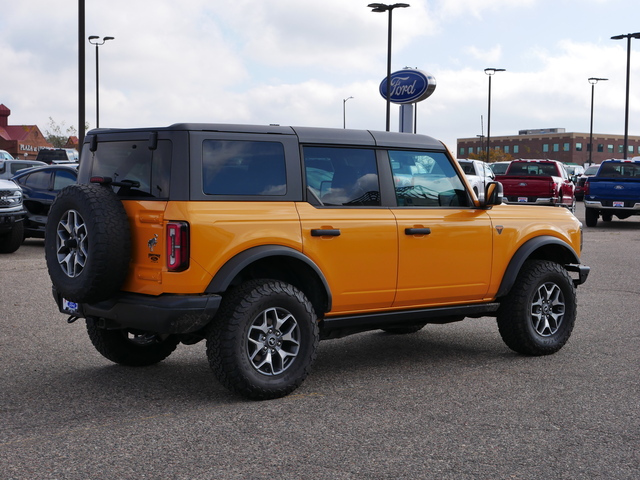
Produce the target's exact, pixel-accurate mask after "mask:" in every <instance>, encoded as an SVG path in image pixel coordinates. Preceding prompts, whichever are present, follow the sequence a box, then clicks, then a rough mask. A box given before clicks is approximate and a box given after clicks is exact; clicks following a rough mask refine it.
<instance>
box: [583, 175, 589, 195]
mask: <svg viewBox="0 0 640 480" xmlns="http://www.w3.org/2000/svg"><path fill="white" fill-rule="evenodd" d="M582 188H583V190H582V191H583V192H584V194H585V195H589V179H588V178H587V179H586V180H585V181H584V187H582Z"/></svg>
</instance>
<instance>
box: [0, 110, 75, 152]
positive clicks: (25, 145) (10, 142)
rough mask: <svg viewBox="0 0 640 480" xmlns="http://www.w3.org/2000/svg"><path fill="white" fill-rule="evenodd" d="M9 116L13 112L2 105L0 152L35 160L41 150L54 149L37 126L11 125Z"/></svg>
mask: <svg viewBox="0 0 640 480" xmlns="http://www.w3.org/2000/svg"><path fill="white" fill-rule="evenodd" d="M9 115H11V110H9V109H8V108H7V107H6V106H5V105H0V150H6V151H7V152H9V153H10V154H11V155H13V156H14V157H15V158H22V159H29V160H35V158H36V156H37V155H38V151H39V150H40V149H41V148H51V147H53V145H51V144H50V143H49V142H47V139H46V138H45V137H44V135H42V132H41V131H40V129H39V128H38V127H37V125H9ZM76 142H77V141H76Z"/></svg>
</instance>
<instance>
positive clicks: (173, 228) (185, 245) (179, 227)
mask: <svg viewBox="0 0 640 480" xmlns="http://www.w3.org/2000/svg"><path fill="white" fill-rule="evenodd" d="M167 268H168V269H169V271H170V272H182V271H183V270H186V269H187V268H189V224H188V223H187V222H169V223H167Z"/></svg>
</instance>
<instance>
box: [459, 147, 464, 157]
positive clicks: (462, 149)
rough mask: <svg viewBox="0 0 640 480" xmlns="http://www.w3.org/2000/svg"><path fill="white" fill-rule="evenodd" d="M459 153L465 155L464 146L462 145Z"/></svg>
mask: <svg viewBox="0 0 640 480" xmlns="http://www.w3.org/2000/svg"><path fill="white" fill-rule="evenodd" d="M459 155H460V156H461V157H464V147H460V153H459Z"/></svg>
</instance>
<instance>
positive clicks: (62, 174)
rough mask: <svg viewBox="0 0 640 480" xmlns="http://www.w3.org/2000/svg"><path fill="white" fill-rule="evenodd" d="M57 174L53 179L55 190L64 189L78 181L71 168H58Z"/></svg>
mask: <svg viewBox="0 0 640 480" xmlns="http://www.w3.org/2000/svg"><path fill="white" fill-rule="evenodd" d="M55 175H56V176H55V178H54V179H53V189H54V190H55V191H58V190H62V189H63V188H64V187H66V186H68V185H72V184H74V183H76V175H75V174H74V173H73V172H70V171H69V170H58V171H57V172H55Z"/></svg>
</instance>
